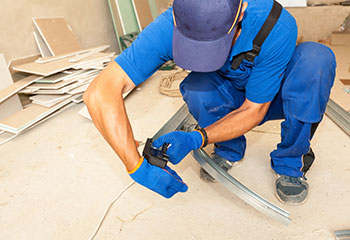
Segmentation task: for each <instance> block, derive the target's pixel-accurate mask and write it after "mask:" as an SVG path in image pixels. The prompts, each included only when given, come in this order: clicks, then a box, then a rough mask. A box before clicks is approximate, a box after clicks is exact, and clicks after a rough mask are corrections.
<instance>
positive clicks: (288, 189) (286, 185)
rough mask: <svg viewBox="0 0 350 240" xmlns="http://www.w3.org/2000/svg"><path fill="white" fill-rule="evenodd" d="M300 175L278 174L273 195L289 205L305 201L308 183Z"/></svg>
mask: <svg viewBox="0 0 350 240" xmlns="http://www.w3.org/2000/svg"><path fill="white" fill-rule="evenodd" d="M305 180H306V179H305V178H302V177H290V176H286V175H278V178H277V180H276V189H275V190H276V191H275V195H276V197H277V199H278V200H280V201H281V202H282V203H286V204H290V205H299V204H303V203H304V202H305V201H306V198H307V194H308V190H309V184H307V182H306V181H305Z"/></svg>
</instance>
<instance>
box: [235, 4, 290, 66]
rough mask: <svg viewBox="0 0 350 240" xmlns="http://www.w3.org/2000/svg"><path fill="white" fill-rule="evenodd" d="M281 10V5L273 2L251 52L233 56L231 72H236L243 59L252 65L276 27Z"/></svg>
mask: <svg viewBox="0 0 350 240" xmlns="http://www.w3.org/2000/svg"><path fill="white" fill-rule="evenodd" d="M282 9H283V8H282V6H281V4H279V3H278V2H277V1H275V0H274V1H273V6H272V9H271V11H270V14H269V16H268V17H267V19H266V21H265V23H264V24H263V26H262V27H261V29H260V30H259V32H258V34H257V35H256V37H255V39H254V41H253V50H252V51H249V52H244V53H241V54H239V55H237V56H235V58H234V59H233V61H232V66H231V68H232V69H233V70H237V68H238V67H239V65H241V63H242V61H243V60H244V59H245V60H247V61H249V62H252V63H254V60H255V58H256V57H257V56H258V55H259V54H260V50H261V46H262V45H263V43H264V42H265V40H266V38H267V37H268V36H269V34H270V33H271V31H272V29H273V28H274V26H275V25H276V23H277V21H278V19H279V17H280V16H281V13H282Z"/></svg>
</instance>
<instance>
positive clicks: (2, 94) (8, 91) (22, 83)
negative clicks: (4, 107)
mask: <svg viewBox="0 0 350 240" xmlns="http://www.w3.org/2000/svg"><path fill="white" fill-rule="evenodd" d="M39 78H40V77H38V76H35V75H33V76H29V77H27V78H24V79H22V80H19V81H17V82H15V83H14V84H12V85H10V86H9V87H7V88H4V89H3V90H0V103H2V102H3V101H5V100H7V99H8V98H10V97H11V96H13V95H15V94H16V93H17V92H19V91H21V90H22V89H24V88H25V87H27V86H28V85H30V84H32V83H33V82H35V81H36V80H38V79H39Z"/></svg>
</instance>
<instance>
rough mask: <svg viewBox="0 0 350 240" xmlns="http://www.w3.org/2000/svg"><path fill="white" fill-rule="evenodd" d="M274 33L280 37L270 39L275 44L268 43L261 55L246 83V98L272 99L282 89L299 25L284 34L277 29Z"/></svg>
mask: <svg viewBox="0 0 350 240" xmlns="http://www.w3.org/2000/svg"><path fill="white" fill-rule="evenodd" d="M287 30H290V29H285V31H287ZM274 35H275V36H276V35H277V36H278V37H272V38H271V39H270V41H273V42H274V43H273V44H266V45H270V46H271V47H268V48H266V49H265V50H264V53H263V54H261V56H259V60H258V61H256V65H255V66H254V68H253V70H252V73H251V75H250V78H249V80H248V83H247V85H246V98H247V99H248V100H250V101H252V102H255V103H266V102H270V101H272V100H273V99H274V97H275V96H276V94H277V93H278V91H279V90H280V87H281V82H282V79H283V77H284V72H285V71H286V68H287V66H288V63H289V62H290V60H291V58H292V56H293V53H294V50H295V46H296V39H297V27H295V28H293V29H292V30H290V31H289V32H288V33H286V32H285V33H284V34H282V33H281V32H280V31H277V32H275V34H274ZM262 49H264V45H263V47H262Z"/></svg>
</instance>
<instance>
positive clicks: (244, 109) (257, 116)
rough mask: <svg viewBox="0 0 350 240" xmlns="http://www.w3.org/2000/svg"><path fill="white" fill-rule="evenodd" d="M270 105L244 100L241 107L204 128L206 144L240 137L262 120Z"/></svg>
mask: <svg viewBox="0 0 350 240" xmlns="http://www.w3.org/2000/svg"><path fill="white" fill-rule="evenodd" d="M269 106H270V103H265V104H255V103H252V102H250V101H248V100H246V101H245V102H244V103H243V105H242V106H241V107H240V108H239V109H237V110H235V111H232V112H231V113H229V114H227V115H226V116H225V117H223V118H222V119H220V120H219V121H217V122H215V123H213V124H212V125H210V126H208V127H206V128H205V130H206V132H207V135H208V143H218V142H223V141H228V140H231V139H234V138H237V137H240V136H242V135H243V134H245V133H246V132H248V131H250V130H251V129H253V128H254V127H256V126H257V125H258V124H259V123H260V122H261V121H262V120H263V118H264V116H265V114H266V112H267V110H268V108H269Z"/></svg>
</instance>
